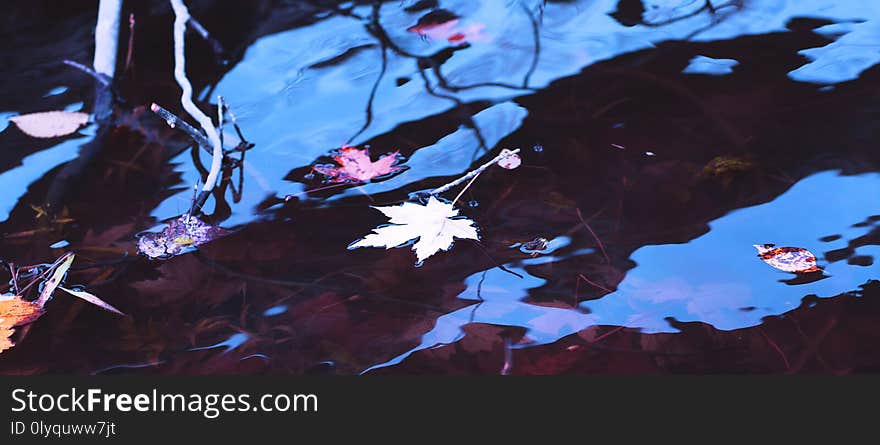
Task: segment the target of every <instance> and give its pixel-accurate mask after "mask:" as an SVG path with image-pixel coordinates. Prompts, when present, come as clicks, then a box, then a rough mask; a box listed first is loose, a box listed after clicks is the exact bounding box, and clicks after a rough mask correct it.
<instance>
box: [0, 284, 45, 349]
mask: <svg viewBox="0 0 880 445" xmlns="http://www.w3.org/2000/svg"><path fill="white" fill-rule="evenodd" d="M41 315H43V310H42V309H40V306H38V305H36V304H34V303H31V302H30V301H25V300H23V299H22V298H21V297H0V352H3V351H5V350H7V349H9V348H11V347H13V346H15V344H14V343H12V340H10V338H11V337H12V334H13V333H14V332H15V330H14V329H12V328H13V327H15V326H21V325H25V324H28V323H30V322H32V321H34V320H36V319H37V318H40V316H41Z"/></svg>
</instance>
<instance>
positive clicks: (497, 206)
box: [0, 0, 880, 374]
mask: <svg viewBox="0 0 880 445" xmlns="http://www.w3.org/2000/svg"><path fill="white" fill-rule="evenodd" d="M191 3H192V4H191V5H190V7H191V9H192V13H193V15H194V16H196V17H199V18H200V20H201V21H202V23H203V24H204V25H205V26H206V28H208V29H209V30H211V32H212V33H213V34H214V35H215V36H216V37H217V39H218V40H219V42H220V43H221V44H222V45H223V47H224V48H225V49H226V54H224V56H225V57H226V58H228V59H229V63H228V64H219V63H217V62H216V58H214V57H213V56H212V54H211V48H210V46H209V45H207V44H206V43H205V42H204V41H201V40H199V38H198V36H197V35H195V34H189V35H188V39H189V40H188V42H189V43H188V45H189V48H190V51H189V56H188V57H189V60H188V73H189V75H190V78H191V80H192V82H193V84H194V85H195V86H196V91H197V93H198V96H199V97H201V98H202V101H203V103H204V104H205V105H206V109H207V106H208V105H211V106H216V103H215V100H216V96H217V95H218V94H219V95H222V96H223V97H224V98H226V100H227V101H228V102H229V103H230V104H231V108H232V110H233V112H234V114H235V115H236V117H237V120H238V123H239V125H240V126H241V127H242V130H243V132H244V135H245V137H246V138H248V139H249V140H250V141H251V142H253V143H255V147H254V148H253V149H252V150H250V151H248V152H247V155H246V160H245V163H244V168H243V169H241V173H242V176H241V178H239V177H238V175H239V171H238V170H236V171H234V172H231V173H232V176H231V177H232V184H231V185H226V186H225V187H224V188H223V191H222V193H217V194H215V196H214V197H213V198H212V199H210V200H209V201H208V204H207V205H206V207H205V208H204V209H203V210H204V212H205V214H206V215H208V216H207V219H209V220H211V221H212V222H213V223H216V224H219V225H222V226H223V227H227V228H231V229H234V233H233V234H231V235H229V236H227V237H224V238H222V239H219V240H216V241H214V242H212V243H210V244H207V245H205V246H203V247H202V248H201V249H200V250H199V251H198V252H195V253H189V254H186V255H182V256H179V257H176V258H173V259H169V260H164V261H150V260H147V259H146V258H144V257H137V256H133V255H131V254H133V253H134V244H135V235H136V234H138V233H140V232H142V231H144V230H147V229H150V228H151V227H154V226H156V224H157V223H160V222H162V221H165V220H168V219H170V218H175V217H177V216H179V215H180V214H181V213H183V212H184V211H186V210H187V209H188V206H189V202H190V200H191V198H192V186H193V185H194V184H196V183H197V182H198V181H199V180H200V179H202V178H203V177H204V176H202V175H203V173H200V171H199V169H197V168H196V165H195V163H194V158H193V154H192V152H191V150H189V149H188V147H187V143H188V142H187V140H186V138H185V136H183V135H182V134H180V133H178V132H176V131H174V130H172V129H169V128H167V127H166V126H165V125H164V122H162V121H161V120H160V119H158V118H156V117H155V116H152V115H151V114H150V113H149V111H148V107H147V105H149V103H150V102H152V101H155V102H158V103H161V104H163V105H165V106H166V107H168V108H171V109H172V110H174V111H178V112H179V109H178V108H175V106H176V103H177V95H178V94H179V90H178V89H177V86H176V84H175V83H174V81H173V78H172V77H171V70H172V66H171V62H172V61H171V57H170V23H171V15H170V14H171V12H170V10H169V9H168V8H167V7H164V6H163V5H164V3H163V2H155V4H154V5H152V6H149V5H146V4H144V5H138V6H136V9H135V10H133V11H132V12H133V14H134V16H135V19H136V23H137V24H136V27H135V36H134V46H133V47H132V54H133V58H132V60H133V64H132V65H130V66H129V68H128V69H126V70H125V71H124V74H122V75H121V76H120V77H119V78H118V79H117V83H118V85H117V87H118V90H119V93H120V95H121V96H123V97H124V98H125V99H126V103H125V104H120V105H118V106H117V107H116V110H115V113H114V118H113V121H112V122H111V123H110V124H100V125H99V124H97V123H92V124H90V125H89V126H87V127H85V128H84V129H82V130H80V131H79V132H78V134H76V135H72V136H69V137H64V138H56V139H48V140H39V139H33V138H29V137H27V136H26V135H24V134H22V133H21V132H20V131H19V130H18V129H17V128H16V127H15V125H14V124H7V123H6V121H7V120H8V118H9V117H12V116H15V115H17V114H20V113H27V112H32V111H44V110H52V109H67V110H79V109H83V110H84V111H87V112H88V111H91V103H92V102H93V96H94V94H93V91H92V89H93V88H92V84H91V79H90V78H88V77H87V76H84V75H83V74H82V73H80V72H78V71H76V70H72V69H70V68H69V67H66V66H64V65H61V64H60V62H61V60H63V59H65V58H69V59H73V60H79V61H83V62H85V61H87V60H90V57H91V56H90V54H91V51H92V47H91V45H92V43H91V41H90V39H91V36H90V31H91V27H92V26H93V25H94V15H95V10H94V5H91V4H89V3H88V2H84V3H83V4H82V5H79V4H74V5H69V6H67V7H65V8H66V9H62V10H57V11H47V10H43V9H42V8H43V7H41V6H32V5H27V4H25V3H23V2H22V3H21V4H20V5H18V7H17V8H16V9H15V13H14V14H13V17H12V18H11V19H9V20H10V23H8V24H7V25H6V26H5V28H4V29H5V30H6V32H7V33H8V36H7V37H8V40H9V41H11V42H13V43H14V45H13V46H12V47H11V48H9V49H4V50H2V51H3V53H2V54H3V55H4V56H5V57H4V60H7V61H8V63H7V69H8V70H9V71H10V76H8V77H9V79H8V80H7V81H4V82H3V86H2V89H0V91H2V96H0V108H2V109H0V116H2V121H3V124H4V125H6V128H5V129H4V130H3V131H2V133H0V145H2V147H3V150H2V153H0V187H2V189H3V190H4V193H3V194H2V196H0V220H2V223H0V226H2V227H0V233H3V234H5V235H4V238H3V239H2V240H0V258H3V259H4V260H5V261H7V262H10V261H11V262H15V263H16V264H36V263H46V262H51V261H52V260H54V258H56V257H57V256H59V255H60V254H61V253H62V252H63V251H64V250H73V251H75V252H76V253H77V257H78V258H80V261H81V263H78V264H81V267H80V268H79V269H78V270H75V271H74V272H73V273H71V275H70V277H69V278H68V281H69V282H74V283H76V284H82V285H85V286H87V287H88V288H89V290H90V291H91V292H94V293H95V294H98V295H100V296H101V297H102V298H105V299H106V300H108V301H110V302H111V303H112V304H113V305H115V306H116V307H119V308H120V309H122V310H123V311H124V312H125V313H126V314H128V315H127V316H126V317H124V318H120V317H114V316H112V315H110V314H105V313H102V312H100V311H99V310H98V309H96V308H94V307H91V306H84V305H82V304H80V303H74V302H72V301H69V300H68V299H62V298H60V297H59V298H56V299H55V301H52V302H51V303H50V305H49V306H47V309H48V313H47V315H45V316H44V317H43V318H41V319H40V320H39V321H38V322H36V323H34V324H33V325H32V327H31V329H30V330H29V331H28V332H27V335H26V337H25V338H23V339H22V340H21V341H20V342H19V345H17V346H16V347H15V348H14V349H13V350H11V351H6V352H4V353H3V355H2V356H0V370H2V372H4V373H44V372H56V373H76V374H87V373H99V374H105V373H113V372H128V373H130V372H141V373H166V374H174V373H188V374H209V373H241V374H248V373H280V374H303V373H342V374H356V373H413V374H418V373H444V374H459V373H464V374H484V373H505V374H507V373H513V374H517V373H522V374H535V373H539V374H546V373H680V372H685V373H707V372H712V373H765V372H819V373H847V372H872V371H877V370H880V350H878V349H877V347H876V346H875V345H877V344H880V343H877V341H876V340H878V337H880V328H877V327H876V326H880V324H878V323H877V322H878V321H880V295H878V285H877V284H878V282H877V280H878V279H880V274H878V266H877V264H876V263H875V258H876V257H877V256H878V254H880V251H878V233H880V227H878V226H880V199H878V192H880V155H878V154H877V153H878V151H877V142H876V141H877V139H878V135H880V127H878V124H877V122H880V121H878V119H877V113H878V106H877V104H878V103H880V102H878V99H880V88H878V87H880V81H878V80H880V74H878V73H880V71H878V70H877V67H876V66H875V65H876V64H877V63H880V32H878V29H880V28H878V23H880V5H872V4H870V3H868V2H861V1H831V0H827V1H824V0H809V1H794V0H790V1H784V0H762V1H758V0H753V1H749V0H740V1H737V0H734V1H730V2H721V1H718V0H712V1H711V2H705V1H702V0H700V1H696V0H693V1H688V0H679V1H649V0H646V1H638V0H635V1H630V0H624V1H619V2H618V1H556V2H554V1H548V2H544V1H519V2H511V1H506V0H497V1H496V0H491V1H481V2H469V1H439V2H434V1H420V2H415V1H405V2H386V3H375V4H373V3H369V2H363V3H354V4H353V3H335V2H295V3H292V4H285V3H284V2H272V1H264V2H242V4H240V5H236V6H230V5H228V4H227V5H222V4H220V3H219V2H216V3H215V2H211V1H202V2H191ZM331 4H332V5H333V6H332V7H331V6H329V5H331ZM322 5H323V6H322ZM707 5H708V6H707ZM439 9H442V10H443V11H441V12H438V10H439ZM451 14H452V15H451ZM432 17H433V18H435V19H434V20H436V17H443V20H446V22H445V23H446V25H444V26H441V27H439V28H433V29H430V28H423V29H430V31H428V32H422V34H425V35H420V33H418V32H414V28H413V27H414V26H416V25H418V24H424V23H426V22H428V21H430V20H432ZM452 17H455V20H457V21H454V22H450V21H448V19H450V18H452ZM13 18H14V19H16V20H15V22H14V24H13V22H12V19H13ZM45 20H52V21H54V23H57V26H55V27H53V29H49V30H47V29H44V28H43V27H42V26H40V25H39V23H42V22H41V21H45ZM441 21H442V20H441ZM124 40H127V34H125V36H124ZM123 51H124V48H123ZM120 63H122V62H120ZM226 130H227V141H230V140H233V139H234V138H233V136H232V135H233V134H234V133H233V131H232V129H231V128H227V129H226ZM231 143H232V142H228V144H227V145H229V144H231ZM344 144H350V145H357V146H360V147H365V146H369V147H370V150H371V152H372V153H373V155H374V156H378V155H380V154H383V153H387V152H392V151H399V152H400V153H401V154H402V155H403V162H402V163H401V165H405V166H406V167H407V168H406V169H405V170H404V171H403V172H401V173H398V174H394V175H391V176H390V177H388V178H383V179H380V180H376V181H374V182H371V183H368V184H364V185H348V186H344V187H333V188H328V189H324V188H325V186H326V184H322V183H321V182H320V178H315V177H314V175H313V174H310V172H311V166H312V165H315V164H318V163H325V162H327V161H328V159H329V158H327V156H328V155H329V154H330V152H331V150H333V149H334V148H338V147H340V146H342V145H344ZM502 148H521V149H522V152H521V155H522V158H523V165H522V166H521V167H520V168H518V169H516V170H512V171H506V170H502V169H498V168H495V169H490V170H488V171H487V172H486V173H484V174H483V175H481V177H480V178H479V179H478V180H477V181H476V182H475V183H474V185H473V186H472V187H471V188H470V189H469V190H468V192H466V193H465V195H464V197H463V198H462V201H460V202H462V203H469V205H464V206H462V207H461V212H462V214H464V215H466V216H468V217H469V218H471V219H473V220H474V221H475V222H476V224H477V225H478V226H479V227H480V234H481V237H482V240H481V242H480V243H471V242H466V241H458V242H457V243H456V245H455V247H453V249H452V250H450V251H449V252H443V253H439V254H437V255H436V256H434V257H432V258H429V259H428V260H427V261H426V262H425V264H424V265H423V266H422V267H414V266H413V263H414V262H415V257H414V255H413V253H412V252H411V251H410V250H409V249H407V248H400V249H390V250H383V249H358V250H354V251H350V250H348V249H347V248H346V247H347V246H348V244H349V243H351V242H352V241H354V240H356V239H358V238H360V237H362V236H363V235H365V234H366V233H368V232H369V231H370V230H371V229H372V228H373V227H376V226H377V225H378V224H381V223H383V222H384V220H383V219H382V217H381V214H379V212H376V211H375V210H373V209H371V206H378V205H389V204H393V203H398V202H401V201H402V200H405V199H407V197H408V196H410V195H411V194H412V193H414V192H418V191H423V190H429V189H433V188H435V187H438V186H440V185H442V184H444V183H446V182H448V181H450V180H452V179H455V178H457V177H458V176H461V175H462V174H464V173H465V172H467V171H468V170H471V169H472V168H474V167H476V166H477V165H480V164H482V163H483V162H485V161H487V160H489V159H491V158H492V157H494V156H495V155H496V154H497V153H498V152H499V151H500V150H501V149H502ZM202 157H203V159H202V160H201V162H202V163H204V162H207V160H206V159H204V156H202ZM78 164H81V165H83V168H81V169H76V168H72V167H71V166H72V165H73V166H75V165H78ZM65 177H72V178H73V180H72V181H71V182H70V183H69V185H65V184H68V183H64V182H63V181H62V179H63V178H65ZM59 178H61V179H59ZM239 180H241V184H240V186H241V189H240V190H239V183H238V182H239ZM59 184H61V185H59ZM318 189H321V190H318ZM239 192H240V193H239ZM450 193H451V196H448V198H450V199H451V198H452V197H453V196H454V195H455V193H457V191H453V192H450ZM288 195H293V196H294V198H293V199H289V200H287V201H285V199H284V197H285V196H288ZM217 198H221V199H219V200H218V199H217ZM47 204H48V205H47ZM35 209H36V210H35ZM39 209H43V210H45V209H48V210H49V211H48V214H47V215H43V214H42V213H40V212H39V211H38V210H39ZM52 218H54V220H53V219H52ZM64 219H70V220H72V221H70V222H63V221H64ZM59 220H61V222H59ZM539 237H543V238H546V239H547V240H548V243H547V245H546V247H545V248H543V249H538V250H535V251H529V250H523V249H520V248H519V246H521V244H522V243H525V242H529V241H532V240H534V239H536V238H539ZM62 240H64V241H67V242H68V243H69V246H67V247H61V248H59V247H57V246H64V243H61V244H56V243H58V242H59V241H62ZM764 243H773V244H777V245H780V246H797V247H803V248H807V249H809V250H810V251H812V252H813V253H815V254H816V256H817V257H818V260H819V264H820V265H821V266H823V267H824V269H825V271H824V273H823V274H822V275H821V276H819V277H811V278H808V279H805V278H803V277H797V276H795V275H792V274H788V273H784V272H781V271H778V270H775V269H773V268H771V267H770V266H768V265H767V264H765V263H763V262H762V261H761V260H760V259H759V258H757V256H756V252H755V249H754V248H753V247H752V245H753V244H764ZM50 246H56V247H55V248H53V247H50ZM126 253H128V254H130V255H129V256H128V257H123V255H125V254H126ZM120 258H122V260H120ZM872 345H874V346H872Z"/></svg>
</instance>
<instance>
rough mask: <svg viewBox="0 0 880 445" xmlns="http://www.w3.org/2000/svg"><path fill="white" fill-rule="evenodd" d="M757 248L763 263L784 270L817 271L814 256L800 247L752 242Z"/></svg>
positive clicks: (818, 268) (796, 271)
mask: <svg viewBox="0 0 880 445" xmlns="http://www.w3.org/2000/svg"><path fill="white" fill-rule="evenodd" d="M753 246H754V247H755V249H758V257H759V258H761V259H762V260H764V262H765V263H767V264H769V265H771V266H773V267H775V268H777V269H779V270H781V271H784V272H792V273H810V272H819V271H821V270H822V268H821V267H819V266H817V265H816V256H815V255H813V253H812V252H810V251H809V250H807V249H804V248H801V247H776V246H775V245H773V244H763V245H762V244H754V245H753Z"/></svg>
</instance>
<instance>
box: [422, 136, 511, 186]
mask: <svg viewBox="0 0 880 445" xmlns="http://www.w3.org/2000/svg"><path fill="white" fill-rule="evenodd" d="M519 150H520V149H518V148H517V149H516V150H511V151H508V152H502V153H501V154H499V155H498V156H495V157H494V158H492V160H490V161H489V162H486V163H485V164H483V165H481V166H479V167H477V168H476V169H474V170H471V171H469V172H468V173H467V174H466V175H464V176H462V177H460V178H458V179H456V180H455V181H452V182H450V183H449V184H446V185H444V186H442V187H438V188H436V189H434V190H431V192H430V193H431V194H432V195H439V194H440V193H443V192H445V191H447V190H449V189H451V188H453V187H455V186H457V185H459V184H461V183H462V182H465V181H467V180H469V179H476V177H477V175H479V174H480V173H483V171H485V170H486V169H487V168H489V167H491V166H493V165H495V164H497V163H498V162H499V161H501V160H503V159H505V158H507V157H508V156H513V155H515V154H517V153H519ZM471 182H473V181H471ZM468 187H470V184H468ZM465 189H467V187H465ZM459 196H461V195H459ZM456 199H458V198H456Z"/></svg>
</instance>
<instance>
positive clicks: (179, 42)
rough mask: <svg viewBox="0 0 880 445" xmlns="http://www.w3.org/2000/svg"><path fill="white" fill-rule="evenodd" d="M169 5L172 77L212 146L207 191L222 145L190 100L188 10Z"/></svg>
mask: <svg viewBox="0 0 880 445" xmlns="http://www.w3.org/2000/svg"><path fill="white" fill-rule="evenodd" d="M170 1H171V7H172V8H173V9H174V78H175V80H177V83H178V84H179V85H180V88H181V90H183V92H182V94H181V95H180V104H181V105H182V106H183V109H184V110H186V112H187V113H189V114H190V116H192V117H193V118H195V120H197V121H198V122H199V125H200V126H201V127H202V130H204V131H205V134H207V135H208V140H209V141H211V146H212V147H213V149H214V151H213V159H211V170H210V171H209V172H208V177H207V178H206V179H205V185H204V187H202V191H203V192H209V191H211V190H212V189H213V188H214V185H216V184H217V178H218V177H219V176H220V168H221V167H222V164H223V146H222V144H221V143H220V135H219V134H218V133H217V129H216V128H214V123H213V122H211V118H209V117H208V116H207V115H205V113H203V112H202V110H200V109H199V107H197V106H196V104H194V103H193V101H192V85H191V84H190V83H189V79H187V77H186V57H185V55H184V52H183V50H184V34H185V33H186V22H187V21H189V18H190V17H189V10H188V9H187V8H186V5H184V4H183V0H170Z"/></svg>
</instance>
